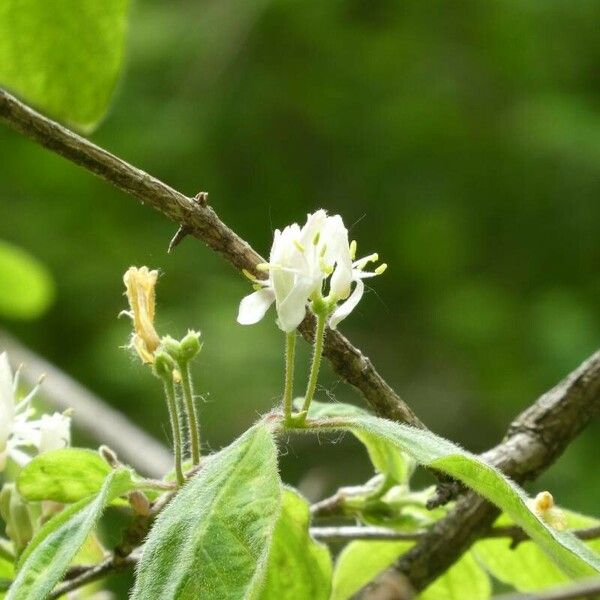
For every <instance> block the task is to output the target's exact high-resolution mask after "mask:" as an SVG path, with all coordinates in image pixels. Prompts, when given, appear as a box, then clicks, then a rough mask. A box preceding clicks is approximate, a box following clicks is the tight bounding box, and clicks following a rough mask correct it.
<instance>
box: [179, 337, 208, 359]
mask: <svg viewBox="0 0 600 600" xmlns="http://www.w3.org/2000/svg"><path fill="white" fill-rule="evenodd" d="M200 335H201V334H200V332H199V331H192V330H190V331H188V332H187V335H186V336H185V337H184V338H183V339H182V340H181V355H182V358H183V360H191V359H192V358H194V356H196V355H197V354H199V353H200V350H202V345H203V344H202V342H201V341H200Z"/></svg>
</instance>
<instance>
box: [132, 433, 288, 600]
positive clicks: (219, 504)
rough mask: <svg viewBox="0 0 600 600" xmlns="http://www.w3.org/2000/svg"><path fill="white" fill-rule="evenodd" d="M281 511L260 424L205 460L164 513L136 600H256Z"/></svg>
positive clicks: (272, 458)
mask: <svg viewBox="0 0 600 600" xmlns="http://www.w3.org/2000/svg"><path fill="white" fill-rule="evenodd" d="M280 508H281V483H280V480H279V474H278V472H277V450H276V448H275V444H274V441H273V438H272V435H271V433H270V431H269V430H268V429H267V428H266V427H265V426H264V425H262V424H258V425H256V426H254V427H252V428H251V429H250V430H248V431H247V432H246V433H244V435H242V436H241V437H240V438H238V439H237V440H236V441H235V442H234V443H233V444H231V445H230V446H228V447H227V448H225V449H224V450H222V451H221V452H219V453H218V454H216V455H214V456H211V457H210V458H208V459H206V464H204V465H203V467H202V469H201V470H200V472H199V474H198V475H197V476H196V477H195V478H194V479H192V480H191V481H189V482H188V483H186V485H185V486H184V487H183V488H182V489H181V491H180V492H179V493H178V494H177V496H176V497H175V498H174V499H173V500H172V501H171V502H170V503H169V505H168V506H167V507H166V508H165V510H164V511H163V512H162V513H161V514H160V516H159V517H158V519H157V521H156V524H155V525H154V527H153V529H152V531H151V532H150V535H149V536H148V540H147V542H146V545H145V547H144V553H143V555H142V559H141V561H140V564H139V567H138V572H137V580H136V584H135V588H134V590H133V593H132V596H131V598H132V600H145V599H147V598H161V600H195V599H196V598H219V599H223V600H227V599H231V600H234V599H238V598H243V597H256V595H257V593H258V592H259V588H260V584H261V583H262V577H263V574H264V569H265V566H266V563H267V558H268V551H269V545H270V540H271V536H272V534H273V529H274V527H275V524H276V522H277V518H278V516H279V512H280Z"/></svg>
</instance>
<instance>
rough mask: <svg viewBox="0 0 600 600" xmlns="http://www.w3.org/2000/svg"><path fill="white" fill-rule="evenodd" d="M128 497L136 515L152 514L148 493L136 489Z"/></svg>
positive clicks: (145, 515)
mask: <svg viewBox="0 0 600 600" xmlns="http://www.w3.org/2000/svg"><path fill="white" fill-rule="evenodd" d="M127 498H128V500H129V505H130V506H131V508H132V509H133V512H134V513H135V514H136V515H140V516H142V517H147V516H148V515H149V514H150V500H148V497H147V496H146V494H144V493H143V492H140V491H139V490H134V491H133V492H130V493H129V495H128V496H127Z"/></svg>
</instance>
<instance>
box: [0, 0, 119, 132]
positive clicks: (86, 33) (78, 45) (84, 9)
mask: <svg viewBox="0 0 600 600" xmlns="http://www.w3.org/2000/svg"><path fill="white" fill-rule="evenodd" d="M127 7H128V0H103V1H102V2H98V1H97V0H60V2H49V1H48V0H3V1H2V2H1V3H0V85H2V86H4V87H6V88H8V89H10V90H12V91H14V92H15V93H16V94H19V95H20V96H22V97H23V98H24V99H25V100H26V101H28V102H30V103H31V104H32V105H34V106H36V107H37V108H39V109H40V110H42V111H44V112H46V113H48V114H49V115H51V116H53V117H55V118H57V119H60V120H62V121H65V122H67V123H69V124H71V125H75V126H78V127H80V128H81V129H85V130H89V129H90V128H91V127H93V126H94V125H95V124H96V123H97V122H98V121H99V120H100V119H101V118H102V116H103V115H104V113H105V112H106V109H107V107H108V103H109V100H110V97H111V96H112V93H113V90H114V88H115V85H116V81H117V76H118V73H119V70H120V68H121V63H122V61H123V46H124V39H125V29H126V17H127Z"/></svg>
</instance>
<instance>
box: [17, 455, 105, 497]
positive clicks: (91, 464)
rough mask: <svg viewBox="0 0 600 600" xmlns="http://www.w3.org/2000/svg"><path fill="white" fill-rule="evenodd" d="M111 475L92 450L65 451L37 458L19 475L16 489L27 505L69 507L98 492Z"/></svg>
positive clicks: (102, 460) (102, 461)
mask: <svg viewBox="0 0 600 600" xmlns="http://www.w3.org/2000/svg"><path fill="white" fill-rule="evenodd" d="M111 471H112V469H111V467H110V466H109V465H108V463H107V462H106V461H105V460H104V459H103V458H102V457H101V456H100V455H99V454H98V453H97V452H94V451H92V450H85V449H83V448H64V449H61V450H51V451H49V452H44V454H40V455H39V456H36V457H35V458H34V459H33V460H32V461H31V462H30V463H29V464H27V465H26V466H25V467H24V468H23V469H22V470H21V472H20V473H19V477H18V479H17V489H18V490H19V493H20V494H21V496H23V498H25V499H26V500H30V501H35V500H54V501H55V502H64V503H71V502H77V501H78V500H81V499H83V498H87V497H88V496H91V495H92V494H95V493H97V492H98V490H99V489H100V488H101V487H102V484H103V483H104V479H105V478H106V476H107V475H108V474H109V473H110V472H111Z"/></svg>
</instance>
